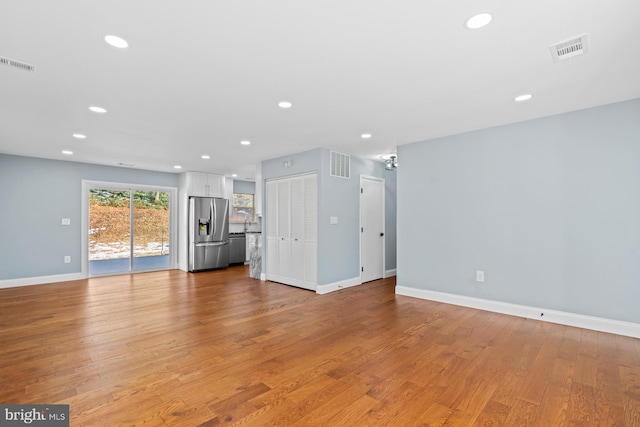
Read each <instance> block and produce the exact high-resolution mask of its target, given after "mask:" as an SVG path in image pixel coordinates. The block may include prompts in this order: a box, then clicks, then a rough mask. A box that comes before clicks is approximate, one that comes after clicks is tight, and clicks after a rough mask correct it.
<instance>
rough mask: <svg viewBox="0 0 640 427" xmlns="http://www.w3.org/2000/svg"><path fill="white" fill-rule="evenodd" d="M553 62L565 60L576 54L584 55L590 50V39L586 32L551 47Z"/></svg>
mask: <svg viewBox="0 0 640 427" xmlns="http://www.w3.org/2000/svg"><path fill="white" fill-rule="evenodd" d="M549 49H551V56H552V57H553V62H559V61H564V60H565V59H570V58H573V57H574V56H578V55H584V54H585V53H587V52H589V39H588V38H587V35H586V34H582V35H581V36H578V37H574V38H572V39H569V40H565V41H563V42H560V43H556V44H554V45H551V46H550V47H549Z"/></svg>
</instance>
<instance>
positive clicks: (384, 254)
mask: <svg viewBox="0 0 640 427" xmlns="http://www.w3.org/2000/svg"><path fill="white" fill-rule="evenodd" d="M365 179H366V180H370V181H378V182H380V183H381V184H382V233H384V235H383V236H382V260H381V262H382V277H381V278H384V277H385V276H386V271H387V270H386V247H387V230H386V216H385V180H384V178H378V177H375V176H369V175H360V187H359V190H360V194H359V209H360V215H359V218H358V219H359V227H358V228H360V230H361V231H360V233H358V234H359V236H358V237H359V245H360V283H364V282H363V281H362V273H363V272H362V217H363V215H364V209H363V207H362V184H363V180H365Z"/></svg>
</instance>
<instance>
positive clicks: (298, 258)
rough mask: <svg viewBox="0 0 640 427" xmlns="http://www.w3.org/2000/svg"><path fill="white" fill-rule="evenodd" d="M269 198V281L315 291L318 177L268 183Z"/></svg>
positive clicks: (267, 232)
mask: <svg viewBox="0 0 640 427" xmlns="http://www.w3.org/2000/svg"><path fill="white" fill-rule="evenodd" d="M265 196H266V200H265V202H266V207H265V209H266V212H265V214H266V217H267V218H266V230H265V234H266V257H267V263H266V270H267V271H266V273H267V280H272V281H274V282H280V283H286V284H288V285H293V286H298V287H301V288H305V289H311V290H315V289H316V285H317V280H318V279H317V276H318V272H317V270H318V269H317V264H318V256H317V255H318V231H317V230H318V176H317V174H315V173H314V174H308V175H300V176H295V177H289V178H283V179H277V180H271V181H268V182H267V185H266V194H265Z"/></svg>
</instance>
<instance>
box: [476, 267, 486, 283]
mask: <svg viewBox="0 0 640 427" xmlns="http://www.w3.org/2000/svg"><path fill="white" fill-rule="evenodd" d="M476 282H484V271H482V270H478V271H476Z"/></svg>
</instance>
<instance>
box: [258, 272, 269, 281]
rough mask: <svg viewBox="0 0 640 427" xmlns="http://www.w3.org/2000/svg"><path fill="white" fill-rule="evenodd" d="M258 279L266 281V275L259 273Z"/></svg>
mask: <svg viewBox="0 0 640 427" xmlns="http://www.w3.org/2000/svg"><path fill="white" fill-rule="evenodd" d="M260 280H262V281H263V282H266V281H267V275H266V274H265V273H260Z"/></svg>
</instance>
